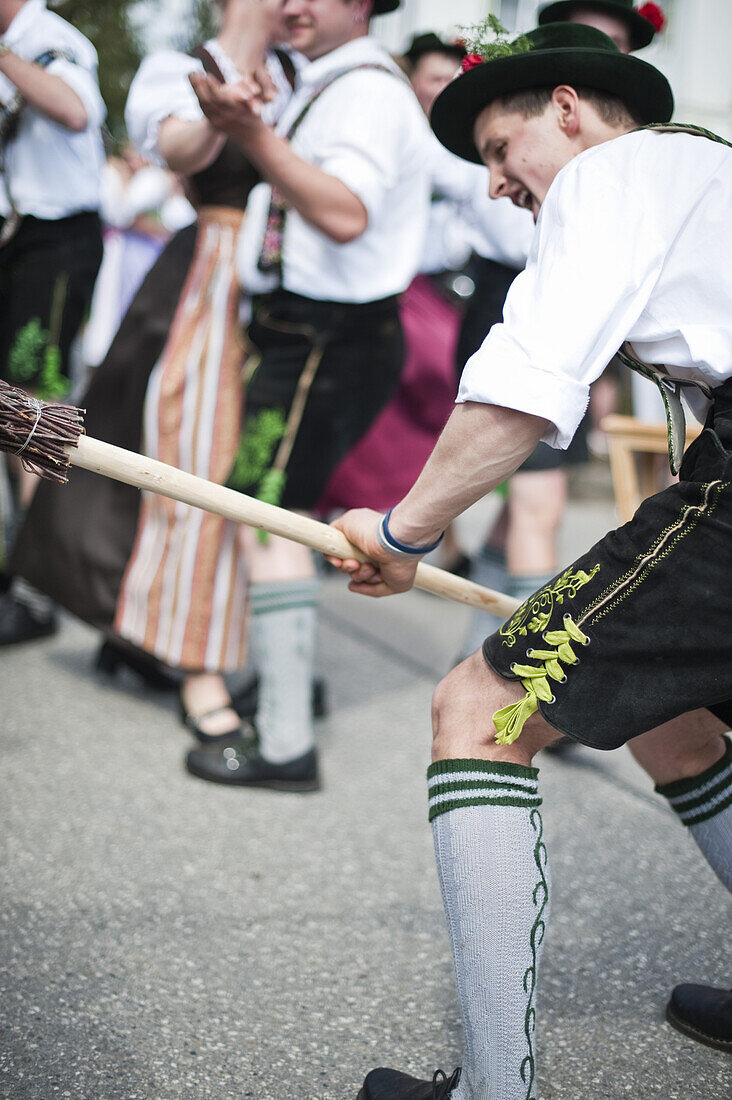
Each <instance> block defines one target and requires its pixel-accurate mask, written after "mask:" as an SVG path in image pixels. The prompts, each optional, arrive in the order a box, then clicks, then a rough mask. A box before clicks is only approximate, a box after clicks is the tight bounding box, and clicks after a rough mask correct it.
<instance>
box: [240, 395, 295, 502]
mask: <svg viewBox="0 0 732 1100" xmlns="http://www.w3.org/2000/svg"><path fill="white" fill-rule="evenodd" d="M286 427H287V422H286V420H285V415H284V413H283V411H282V409H262V410H261V412H259V413H257V415H256V416H254V417H251V418H250V419H249V420H248V421H247V424H246V427H245V429H244V431H243V433H242V437H241V443H240V444H239V450H238V453H237V456H236V458H235V459H234V468H233V470H232V472H231V478H230V481H231V483H232V485H234V486H240V487H241V488H242V489H249V488H251V486H252V485H255V484H257V482H259V481H261V480H262V478H263V477H264V475H265V473H266V472H267V469H268V467H269V466H270V465H271V463H272V456H273V454H274V449H275V447H276V445H277V444H278V443H279V441H280V440H281V439H282V436H283V435H284V434H285V429H286Z"/></svg>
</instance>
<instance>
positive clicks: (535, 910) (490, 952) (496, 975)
mask: <svg viewBox="0 0 732 1100" xmlns="http://www.w3.org/2000/svg"><path fill="white" fill-rule="evenodd" d="M538 774H539V773H538V770H537V769H536V768H526V767H522V766H520V765H516V764H500V763H494V762H492V761H487V760H443V761H441V762H439V763H437V764H433V765H432V766H431V767H430V769H429V771H428V773H427V777H428V785H429V805H430V820H431V821H432V829H433V835H434V842H435V854H436V856H437V868H438V872H439V877H440V885H441V887H442V899H443V903H444V906H445V916H446V918H447V926H448V930H449V933H450V941H451V944H452V951H453V959H454V962H455V974H456V978H457V987H458V997H459V1000H460V1007H461V1010H462V1016H463V1027H464V1049H463V1063H462V1066H463V1068H462V1076H461V1079H460V1084H459V1086H458V1088H457V1090H456V1091H455V1092H454V1093H453V1094H451V1100H452V1097H453V1096H454V1098H455V1100H536V1097H537V1092H536V1040H535V1027H536V980H537V974H538V969H539V960H540V956H541V948H542V944H543V940H544V933H545V929H546V923H547V919H548V914H549V872H548V866H547V852H546V846H545V843H544V837H543V824H542V820H541V814H540V812H539V806H540V805H541V799H540V798H539V795H538Z"/></svg>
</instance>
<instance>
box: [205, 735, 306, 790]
mask: <svg viewBox="0 0 732 1100" xmlns="http://www.w3.org/2000/svg"><path fill="white" fill-rule="evenodd" d="M186 767H187V769H188V771H189V772H190V773H191V775H195V776H196V777H197V778H198V779H207V780H208V782H209V783H226V784H228V785H229V786H232V787H268V788H269V789H270V790H274V791H317V790H319V789H320V779H319V777H318V758H317V755H316V752H315V749H310V750H309V752H306V753H304V754H303V755H302V756H298V757H297V759H295V760H287V761H286V762H285V763H284V764H271V763H270V762H269V760H265V759H264V757H263V756H262V755H261V753H260V752H259V747H258V744H257V741H256V739H254V738H251V737H242V738H237V739H236V740H230V741H229V743H228V744H227V745H224V746H223V747H222V746H220V745H208V746H206V747H205V748H202V749H192V750H191V751H190V752H189V753H188V756H187V757H186Z"/></svg>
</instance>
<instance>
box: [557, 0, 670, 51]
mask: <svg viewBox="0 0 732 1100" xmlns="http://www.w3.org/2000/svg"><path fill="white" fill-rule="evenodd" d="M577 8H587V9H589V10H591V11H597V12H601V13H602V14H603V15H614V16H615V17H616V19H622V21H623V22H624V23H625V25H626V27H627V28H628V30H629V32H630V48H631V50H642V49H643V47H644V46H647V45H649V43H650V42H651V41H652V40H653V36H654V35H655V33H656V28H655V27H654V26H653V23H651V21H650V20H649V19H646V18H645V17H644V16H642V15H640V13H639V12H637V11H636V10H635V8H634V7H633V0H558V3H555V4H546V5H545V6H544V7H543V8H542V9H541V11H540V13H539V26H540V27H541V26H544V24H545V23H559V22H562V21H563V20H567V19H571V18H572V13H573V12H574V11H576V10H577Z"/></svg>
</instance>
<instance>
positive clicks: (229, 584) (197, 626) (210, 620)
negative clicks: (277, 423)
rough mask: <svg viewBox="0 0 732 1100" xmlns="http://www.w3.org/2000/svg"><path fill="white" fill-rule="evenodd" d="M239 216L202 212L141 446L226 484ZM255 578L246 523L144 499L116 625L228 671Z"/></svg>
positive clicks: (233, 433) (237, 374) (234, 390)
mask: <svg viewBox="0 0 732 1100" xmlns="http://www.w3.org/2000/svg"><path fill="white" fill-rule="evenodd" d="M240 224H241V214H240V213H239V212H237V211H234V210H230V209H228V208H215V207H210V208H204V209H203V210H202V211H201V212H200V215H199V229H198V234H197V239H196V248H195V254H194V257H193V262H192V264H191V267H190V270H189V272H188V276H187V279H186V283H185V286H184V288H183V293H182V295H181V298H180V301H179V303H178V307H177V309H176V312H175V316H174V319H173V324H172V327H171V330H170V336H169V338H168V340H167V343H166V345H165V347H164V349H163V351H162V354H161V356H160V358H159V360H158V362H157V364H156V365H155V367H154V369H153V372H152V374H151V376H150V381H149V384H148V388H147V394H146V398H145V408H144V420H143V439H142V448H141V449H142V451H143V453H144V454H146V455H148V456H149V457H150V458H155V459H159V460H160V461H162V462H167V463H169V464H171V465H173V466H176V467H178V468H179V469H182V470H185V471H187V472H189V473H192V474H196V475H197V476H199V477H203V478H206V479H207V480H209V481H214V482H219V483H223V482H225V481H226V478H227V476H228V474H229V472H230V470H231V466H232V463H233V460H234V456H235V455H236V451H237V447H238V444H239V435H240V431H241V421H242V378H241V369H242V363H243V358H244V340H243V336H242V332H241V327H240V324H239V317H238V314H239V288H238V284H237V280H236V273H235V268H234V259H235V245H236V237H237V233H238V230H239V226H240ZM246 594H247V577H246V569H245V566H244V561H243V558H242V555H241V551H240V549H239V545H238V541H237V526H236V525H235V524H234V523H232V522H230V521H228V520H224V519H221V518H220V517H219V516H213V515H210V514H209V513H207V512H202V511H200V510H199V509H195V508H191V507H189V506H188V505H185V504H180V503H178V502H176V501H171V500H168V499H167V498H165V497H160V496H156V495H155V494H153V493H145V494H143V501H142V506H141V509H140V517H139V523H138V529H137V535H136V538H135V542H134V547H133V550H132V555H131V557H130V559H129V561H128V563H127V568H126V569H125V572H124V576H123V579H122V587H121V590H120V593H119V599H118V602H117V609H116V616H115V620H114V630H115V632H116V633H118V634H119V635H120V636H122V637H123V638H125V639H126V640H127V641H128V642H130V643H132V644H133V645H136V646H139V647H140V648H141V649H144V650H146V651H147V652H148V653H151V654H153V655H154V656H155V657H157V658H158V659H159V660H161V661H164V662H165V663H167V664H169V665H173V666H175V667H179V668H183V669H190V670H206V671H212V672H213V671H226V670H231V669H234V668H238V667H240V666H241V665H243V664H244V662H245V656H246V653H245V643H246Z"/></svg>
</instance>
